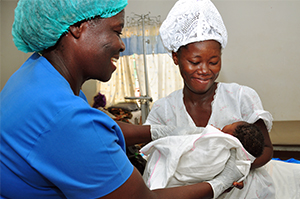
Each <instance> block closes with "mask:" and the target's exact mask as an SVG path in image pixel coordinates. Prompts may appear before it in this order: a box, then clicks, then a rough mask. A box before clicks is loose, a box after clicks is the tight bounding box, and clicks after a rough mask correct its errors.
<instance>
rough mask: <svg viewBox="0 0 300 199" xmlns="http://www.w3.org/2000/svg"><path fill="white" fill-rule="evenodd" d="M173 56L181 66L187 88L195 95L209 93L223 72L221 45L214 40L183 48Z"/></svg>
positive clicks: (191, 44)
mask: <svg viewBox="0 0 300 199" xmlns="http://www.w3.org/2000/svg"><path fill="white" fill-rule="evenodd" d="M172 56H173V60H174V63H175V64H176V65H179V69H180V73H181V76H182V78H183V80H184V85H185V87H187V88H188V89H189V90H191V91H192V92H194V93H199V94H202V93H205V92H207V91H208V90H209V89H210V88H211V87H212V85H213V84H214V82H215V80H216V79H217V77H218V75H219V72H220V70H221V45H220V43H218V42H217V41H214V40H207V41H201V42H194V43H190V44H188V45H186V46H182V47H180V49H179V50H178V51H177V52H176V53H174V52H173V53H172Z"/></svg>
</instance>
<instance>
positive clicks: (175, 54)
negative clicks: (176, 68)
mask: <svg viewBox="0 0 300 199" xmlns="http://www.w3.org/2000/svg"><path fill="white" fill-rule="evenodd" d="M172 58H173V61H174V64H175V65H178V54H177V53H175V52H174V51H172Z"/></svg>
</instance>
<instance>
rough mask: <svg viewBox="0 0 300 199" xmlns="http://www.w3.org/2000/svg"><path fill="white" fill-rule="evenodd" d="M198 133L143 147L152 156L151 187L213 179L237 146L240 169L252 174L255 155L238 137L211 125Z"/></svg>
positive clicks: (149, 164)
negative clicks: (249, 151) (231, 150)
mask: <svg viewBox="0 0 300 199" xmlns="http://www.w3.org/2000/svg"><path fill="white" fill-rule="evenodd" d="M192 130H193V131H194V129H192ZM194 133H198V134H193V135H181V136H168V137H164V138H160V139H158V140H155V141H152V142H150V143H149V144H147V145H146V146H144V147H143V148H142V149H141V150H140V151H141V152H142V153H143V154H145V155H150V156H149V157H148V162H147V166H146V168H145V171H144V174H143V178H144V181H145V183H146V184H147V185H148V187H149V188H150V189H151V190H152V189H158V188H165V187H176V186H182V185H188V184H194V183H197V182H202V181H205V180H211V179H213V178H214V177H215V176H216V175H217V174H219V173H220V172H221V171H222V170H223V169H224V167H225V164H226V162H227V160H228V158H229V157H230V149H231V148H236V152H237V153H236V165H237V167H238V169H239V170H240V172H241V173H242V174H243V175H244V176H246V175H248V173H249V170H250V166H251V163H252V162H253V161H254V160H255V157H253V156H252V155H251V154H249V153H248V152H247V151H246V150H245V149H244V147H243V145H242V144H241V142H240V141H239V140H238V139H237V138H236V137H233V136H231V135H229V134H225V133H223V132H221V131H220V130H218V129H217V128H215V127H213V126H211V125H208V126H207V127H206V128H205V129H204V130H203V129H199V128H197V129H196V130H195V132H194ZM240 180H244V178H242V179H240Z"/></svg>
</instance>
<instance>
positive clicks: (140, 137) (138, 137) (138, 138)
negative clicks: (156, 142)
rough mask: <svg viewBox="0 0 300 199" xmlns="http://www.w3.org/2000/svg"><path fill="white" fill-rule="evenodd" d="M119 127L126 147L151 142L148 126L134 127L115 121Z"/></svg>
mask: <svg viewBox="0 0 300 199" xmlns="http://www.w3.org/2000/svg"><path fill="white" fill-rule="evenodd" d="M117 124H118V125H119V126H120V128H121V130H122V132H123V135H124V138H125V142H126V145H127V146H132V145H134V144H141V143H148V142H150V141H152V138H151V133H150V125H135V124H129V123H125V122H121V121H117Z"/></svg>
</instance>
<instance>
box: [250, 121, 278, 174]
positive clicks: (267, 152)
mask: <svg viewBox="0 0 300 199" xmlns="http://www.w3.org/2000/svg"><path fill="white" fill-rule="evenodd" d="M255 125H257V126H258V127H259V128H260V130H261V131H262V133H263V135H264V138H265V148H264V151H263V154H262V155H261V156H260V157H259V158H256V160H255V161H254V162H253V163H252V165H251V169H255V168H259V167H261V166H263V165H265V164H266V163H267V162H269V161H270V160H271V159H272V157H273V145H272V142H271V139H270V136H269V132H268V130H267V127H266V125H265V123H264V121H263V120H262V119H259V120H258V121H256V122H255Z"/></svg>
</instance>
